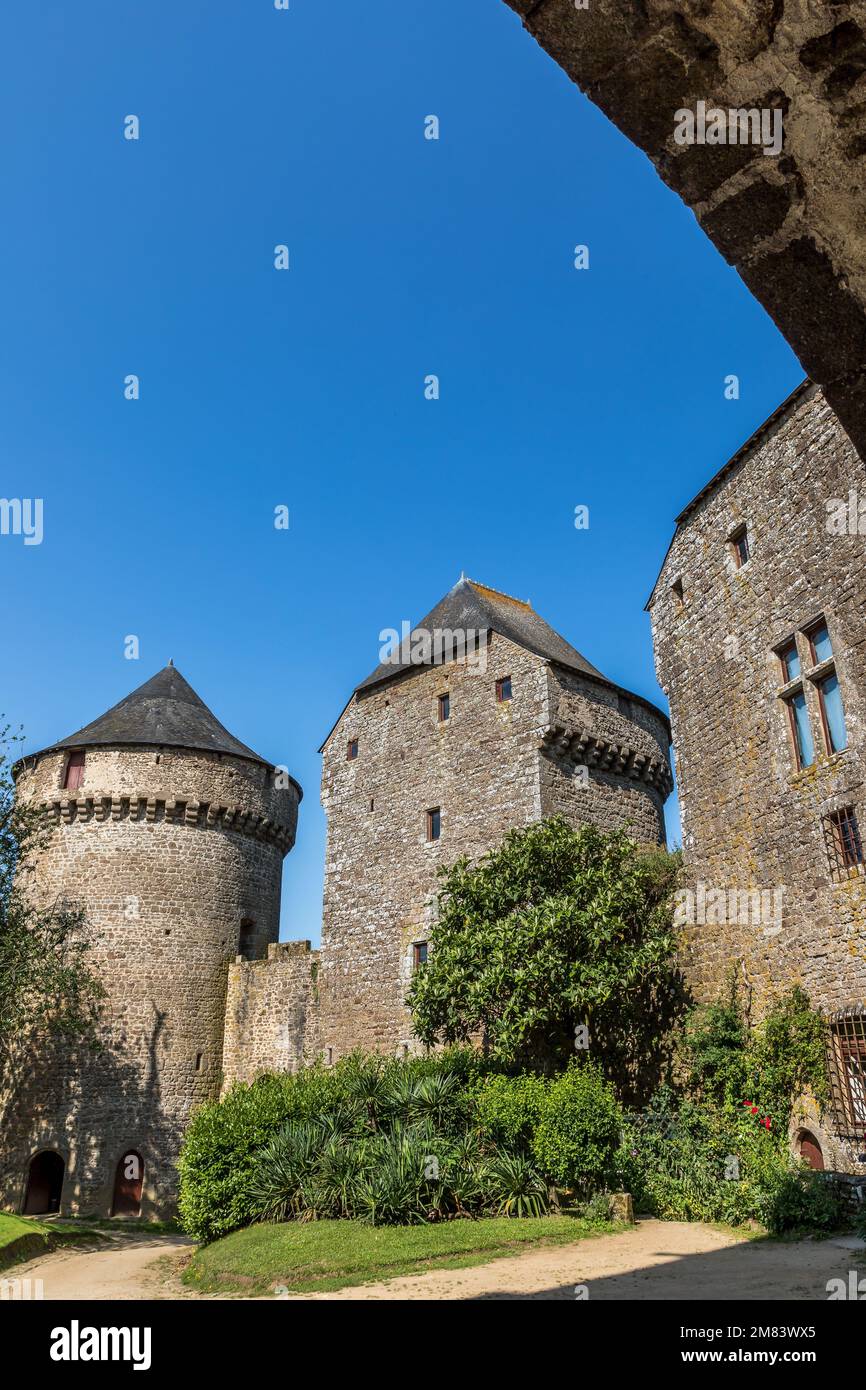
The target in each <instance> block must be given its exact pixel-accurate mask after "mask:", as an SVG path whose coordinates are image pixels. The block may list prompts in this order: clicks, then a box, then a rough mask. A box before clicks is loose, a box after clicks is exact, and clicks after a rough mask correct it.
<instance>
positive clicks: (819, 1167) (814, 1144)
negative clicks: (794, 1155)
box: [797, 1129, 824, 1173]
mask: <svg viewBox="0 0 866 1390" xmlns="http://www.w3.org/2000/svg"><path fill="white" fill-rule="evenodd" d="M797 1151H798V1153H799V1155H800V1157H801V1158H804V1159H805V1160H806V1162H807V1163H808V1165H809V1167H810V1168H811V1169H813V1171H814V1172H816V1173H823V1171H824V1154H823V1151H822V1149H821V1145H820V1144H819V1143H818V1140H817V1139H816V1138H815V1136H814V1134H813V1133H812V1131H811V1130H809V1129H802V1130H801V1131H800V1133H799V1134H798V1135H797Z"/></svg>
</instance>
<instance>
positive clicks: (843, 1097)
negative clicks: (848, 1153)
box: [830, 1013, 866, 1143]
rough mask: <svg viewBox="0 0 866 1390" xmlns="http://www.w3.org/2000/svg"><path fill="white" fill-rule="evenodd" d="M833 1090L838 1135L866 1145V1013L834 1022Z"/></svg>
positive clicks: (841, 1016)
mask: <svg viewBox="0 0 866 1390" xmlns="http://www.w3.org/2000/svg"><path fill="white" fill-rule="evenodd" d="M830 1091H831V1098H832V1109H833V1114H834V1119H835V1125H836V1129H837V1132H838V1133H839V1134H840V1135H841V1136H842V1137H843V1138H849V1139H857V1140H859V1141H860V1142H861V1143H863V1142H866V1014H858V1013H846V1014H841V1015H836V1017H835V1018H833V1019H832V1020H831V1022H830Z"/></svg>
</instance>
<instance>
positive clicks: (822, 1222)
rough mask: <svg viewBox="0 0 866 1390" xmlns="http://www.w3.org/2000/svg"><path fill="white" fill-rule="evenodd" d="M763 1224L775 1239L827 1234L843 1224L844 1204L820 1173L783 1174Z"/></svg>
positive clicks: (844, 1222) (799, 1172)
mask: <svg viewBox="0 0 866 1390" xmlns="http://www.w3.org/2000/svg"><path fill="white" fill-rule="evenodd" d="M765 1224H766V1226H767V1228H768V1230H770V1231H772V1233H773V1235H777V1236H780V1235H787V1234H789V1233H791V1232H798V1233H799V1232H804V1233H805V1232H811V1233H814V1234H816V1235H828V1234H830V1232H832V1231H838V1230H839V1228H840V1227H842V1226H844V1225H845V1224H846V1221H845V1205H844V1203H843V1201H842V1199H841V1197H840V1196H839V1194H838V1192H836V1190H835V1189H834V1187H833V1185H832V1183H831V1182H829V1181H828V1180H827V1179H826V1178H825V1177H824V1175H823V1174H822V1173H812V1172H809V1171H808V1170H806V1171H798V1172H792V1173H786V1174H785V1176H784V1178H783V1179H782V1181H781V1182H780V1183H779V1185H778V1187H777V1188H776V1190H775V1192H774V1193H773V1194H772V1198H771V1200H770V1202H769V1203H768V1206H767V1211H766V1216H765Z"/></svg>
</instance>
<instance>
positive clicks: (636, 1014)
mask: <svg viewBox="0 0 866 1390" xmlns="http://www.w3.org/2000/svg"><path fill="white" fill-rule="evenodd" d="M678 872H679V859H678V857H677V856H675V855H666V854H664V853H660V852H650V853H646V852H642V851H641V850H640V849H639V848H638V847H637V846H636V845H635V844H634V843H633V841H632V840H630V839H629V838H628V836H627V835H626V834H625V833H623V832H616V833H613V834H605V833H603V832H602V831H600V830H598V829H596V828H595V827H594V826H590V825H586V826H582V827H581V828H580V829H579V830H574V829H573V828H572V827H571V826H570V825H569V824H568V822H567V821H565V820H564V819H561V818H557V819H553V820H547V821H542V822H540V823H538V824H535V825H531V826H529V827H527V828H526V829H522V830H512V831H510V832H509V834H508V835H506V837H505V839H504V840H503V842H502V844H501V845H500V846H499V847H498V848H497V849H496V850H494V851H493V852H491V853H490V854H487V855H485V856H484V858H483V859H481V860H480V861H479V862H478V863H477V864H474V865H473V864H471V863H470V861H469V860H468V859H465V858H463V859H459V860H458V861H457V862H456V863H455V864H453V865H452V866H451V867H450V868H447V869H444V870H442V871H441V873H442V886H441V888H440V891H439V894H438V904H439V913H438V920H437V921H436V924H435V925H434V927H433V929H432V932H431V937H430V954H429V957H428V960H427V963H426V964H425V965H424V966H422V967H421V968H420V969H419V970H418V971H417V972H416V974H415V976H414V979H413V982H412V986H411V989H410V993H409V1005H410V1008H411V1010H412V1014H413V1017H414V1020H415V1030H416V1032H417V1034H418V1036H419V1037H420V1038H421V1040H422V1041H423V1042H424V1043H426V1044H428V1045H429V1046H432V1045H433V1044H436V1043H459V1042H465V1041H467V1040H468V1039H470V1038H472V1037H473V1036H477V1035H479V1034H480V1035H482V1037H483V1041H484V1045H485V1047H486V1048H487V1050H488V1053H489V1055H490V1057H491V1059H492V1060H493V1061H495V1062H497V1063H498V1064H500V1065H504V1066H506V1067H516V1066H528V1067H533V1068H537V1069H543V1070H548V1071H550V1070H554V1069H556V1068H557V1067H559V1066H561V1065H562V1064H563V1062H564V1061H565V1060H566V1059H567V1058H568V1057H573V1056H574V1055H575V1049H576V1048H578V1049H579V1048H580V1047H581V1045H582V1044H583V1043H584V1042H585V1041H587V1039H586V1037H585V1035H584V1034H583V1033H582V1032H581V1029H582V1028H585V1029H586V1032H587V1034H588V1045H589V1049H590V1053H591V1055H593V1056H595V1057H600V1058H601V1060H602V1063H603V1065H604V1067H605V1070H606V1072H607V1074H608V1075H612V1074H616V1077H617V1079H618V1080H619V1082H620V1086H621V1090H622V1091H623V1093H624V1094H626V1095H628V1094H629V1093H630V1092H631V1093H634V1088H635V1087H636V1086H637V1085H638V1082H637V1076H638V1069H640V1072H641V1080H642V1081H643V1082H644V1083H645V1084H646V1083H649V1084H652V1079H653V1078H654V1076H655V1075H656V1074H657V1072H658V1068H659V1066H660V1065H661V1064H662V1061H663V1057H662V1054H663V1052H664V1048H665V1044H664V1038H665V1036H666V1027H667V1026H668V1025H669V1023H670V1020H671V1018H672V1016H673V1014H674V1013H675V1012H677V1011H678V1009H679V1008H680V1007H681V988H680V984H679V976H678V973H677V971H676V966H675V944H676V933H675V930H674V927H673V907H672V898H673V890H674V887H675V884H676V881H677V876H678Z"/></svg>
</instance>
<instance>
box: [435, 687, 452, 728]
mask: <svg viewBox="0 0 866 1390" xmlns="http://www.w3.org/2000/svg"><path fill="white" fill-rule="evenodd" d="M438 704H439V723H440V724H444V723H446V722H447V720H449V719H450V718H451V696H450V695H449V694H448V693H447V691H446V693H445V694H444V695H440V696H439V702H438Z"/></svg>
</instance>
